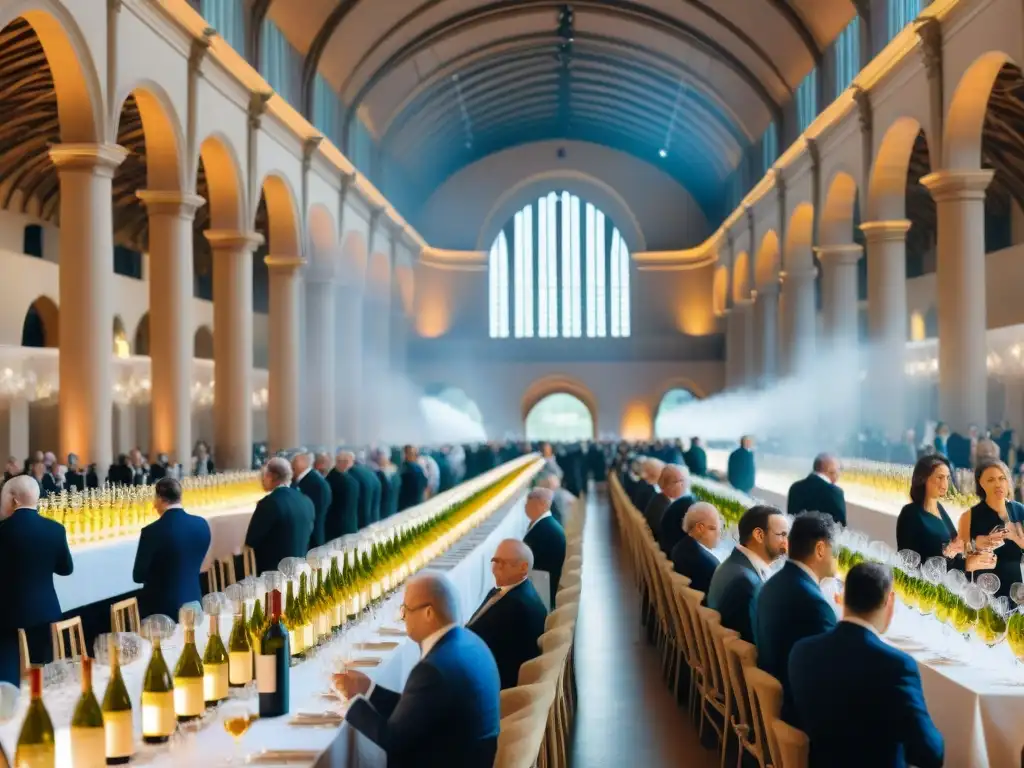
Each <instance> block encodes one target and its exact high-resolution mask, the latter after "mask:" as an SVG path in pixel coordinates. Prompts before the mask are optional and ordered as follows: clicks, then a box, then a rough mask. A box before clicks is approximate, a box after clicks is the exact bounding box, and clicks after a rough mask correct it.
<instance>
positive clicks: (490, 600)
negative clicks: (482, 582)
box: [466, 587, 501, 627]
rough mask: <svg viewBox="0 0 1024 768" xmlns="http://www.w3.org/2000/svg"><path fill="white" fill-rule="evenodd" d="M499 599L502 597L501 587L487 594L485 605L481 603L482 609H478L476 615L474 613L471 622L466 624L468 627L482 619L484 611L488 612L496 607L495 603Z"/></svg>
mask: <svg viewBox="0 0 1024 768" xmlns="http://www.w3.org/2000/svg"><path fill="white" fill-rule="evenodd" d="M499 597H501V589H500V588H499V587H494V588H493V589H492V590H491V591H490V592H488V593H487V597H485V598H484V601H483V603H481V605H480V607H479V608H477V609H476V613H474V614H473V616H472V617H471V618H470V620H469V621H467V622H466V626H467V627H468V626H469V625H470V624H472V623H473V622H474V621H476V620H477V619H478V618H479V617H480V615H481V614H482V613H484V611H486V610H487V609H488V608H490V607H491V606H492V605H494V603H495V602H496V601H497V599H498V598H499Z"/></svg>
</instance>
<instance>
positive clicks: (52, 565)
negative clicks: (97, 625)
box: [0, 475, 74, 685]
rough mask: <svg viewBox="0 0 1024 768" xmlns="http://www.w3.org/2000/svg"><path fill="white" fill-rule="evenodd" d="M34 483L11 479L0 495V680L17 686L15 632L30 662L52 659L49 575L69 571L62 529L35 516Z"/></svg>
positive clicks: (55, 613) (55, 610)
mask: <svg viewBox="0 0 1024 768" xmlns="http://www.w3.org/2000/svg"><path fill="white" fill-rule="evenodd" d="M38 504H39V483H38V482H37V481H36V480H35V479H34V478H33V477H31V476H29V475H19V476H17V477H12V478H11V479H10V480H8V481H7V482H6V483H4V487H3V491H2V492H0V584H3V585H4V606H3V610H2V611H0V680H4V681H7V682H9V683H12V684H13V685H19V684H20V682H21V663H20V660H19V659H20V657H19V645H18V630H19V629H23V630H25V635H26V638H27V640H28V652H29V658H30V659H31V661H32V663H33V664H46V663H48V662H49V661H51V660H52V658H53V646H52V644H51V642H50V624H51V622H54V621H59V620H60V618H61V610H60V602H59V601H58V599H57V591H56V590H55V589H54V586H53V577H54V575H55V574H56V575H57V576H70V575H71V572H72V571H73V570H74V564H73V562H72V560H71V550H70V549H69V548H68V538H67V534H66V533H65V531H64V526H62V525H61V524H60V523H57V522H54V521H53V520H47V519H46V518H44V517H40V516H39V513H38V512H36V507H37V506H38Z"/></svg>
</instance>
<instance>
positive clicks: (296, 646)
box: [282, 579, 305, 661]
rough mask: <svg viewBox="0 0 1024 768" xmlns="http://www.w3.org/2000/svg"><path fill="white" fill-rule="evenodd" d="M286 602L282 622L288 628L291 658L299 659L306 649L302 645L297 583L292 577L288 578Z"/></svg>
mask: <svg viewBox="0 0 1024 768" xmlns="http://www.w3.org/2000/svg"><path fill="white" fill-rule="evenodd" d="M284 604H285V608H284V616H283V617H282V620H283V621H282V623H283V624H284V626H285V628H286V629H287V630H288V647H289V649H290V652H291V658H292V659H293V660H296V661H297V660H299V659H301V658H302V652H303V651H304V650H305V649H304V648H303V646H302V614H301V611H299V603H298V600H296V599H295V584H294V582H293V581H292V580H291V579H289V580H288V587H287V589H286V590H285V600H284Z"/></svg>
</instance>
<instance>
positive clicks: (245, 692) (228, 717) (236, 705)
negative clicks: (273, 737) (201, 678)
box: [220, 683, 259, 765]
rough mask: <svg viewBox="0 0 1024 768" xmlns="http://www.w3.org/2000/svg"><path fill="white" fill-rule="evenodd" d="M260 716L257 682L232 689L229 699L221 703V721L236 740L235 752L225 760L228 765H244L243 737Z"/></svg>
mask: <svg viewBox="0 0 1024 768" xmlns="http://www.w3.org/2000/svg"><path fill="white" fill-rule="evenodd" d="M258 718H259V696H258V695H257V692H256V683H249V684H248V685H244V686H242V687H241V688H233V689H231V695H230V696H229V698H228V700H227V701H225V702H224V704H222V705H221V708H220V721H221V723H222V724H223V725H224V730H225V731H227V732H228V733H229V734H230V735H231V738H232V740H233V741H234V750H233V754H232V755H231V756H230V757H229V758H228V759H227V760H226V761H225V763H226V764H227V765H244V764H245V755H244V754H243V752H242V738H243V737H244V736H245V734H246V732H247V731H248V730H249V726H251V725H252V724H253V722H255V721H256V720H257V719H258Z"/></svg>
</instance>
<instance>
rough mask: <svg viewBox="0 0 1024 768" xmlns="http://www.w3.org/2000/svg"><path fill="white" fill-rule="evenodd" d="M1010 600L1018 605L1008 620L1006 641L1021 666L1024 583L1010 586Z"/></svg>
mask: <svg viewBox="0 0 1024 768" xmlns="http://www.w3.org/2000/svg"><path fill="white" fill-rule="evenodd" d="M1010 600H1011V602H1013V604H1014V605H1015V606H1016V607H1015V608H1014V609H1013V613H1012V614H1011V615H1010V619H1009V621H1007V622H1006V642H1007V643H1008V644H1009V646H1010V650H1011V651H1012V652H1013V656H1014V658H1015V659H1016V663H1017V666H1020V665H1021V664H1022V663H1024V584H1021V583H1020V582H1017V583H1016V584H1014V585H1013V586H1012V587H1010Z"/></svg>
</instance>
